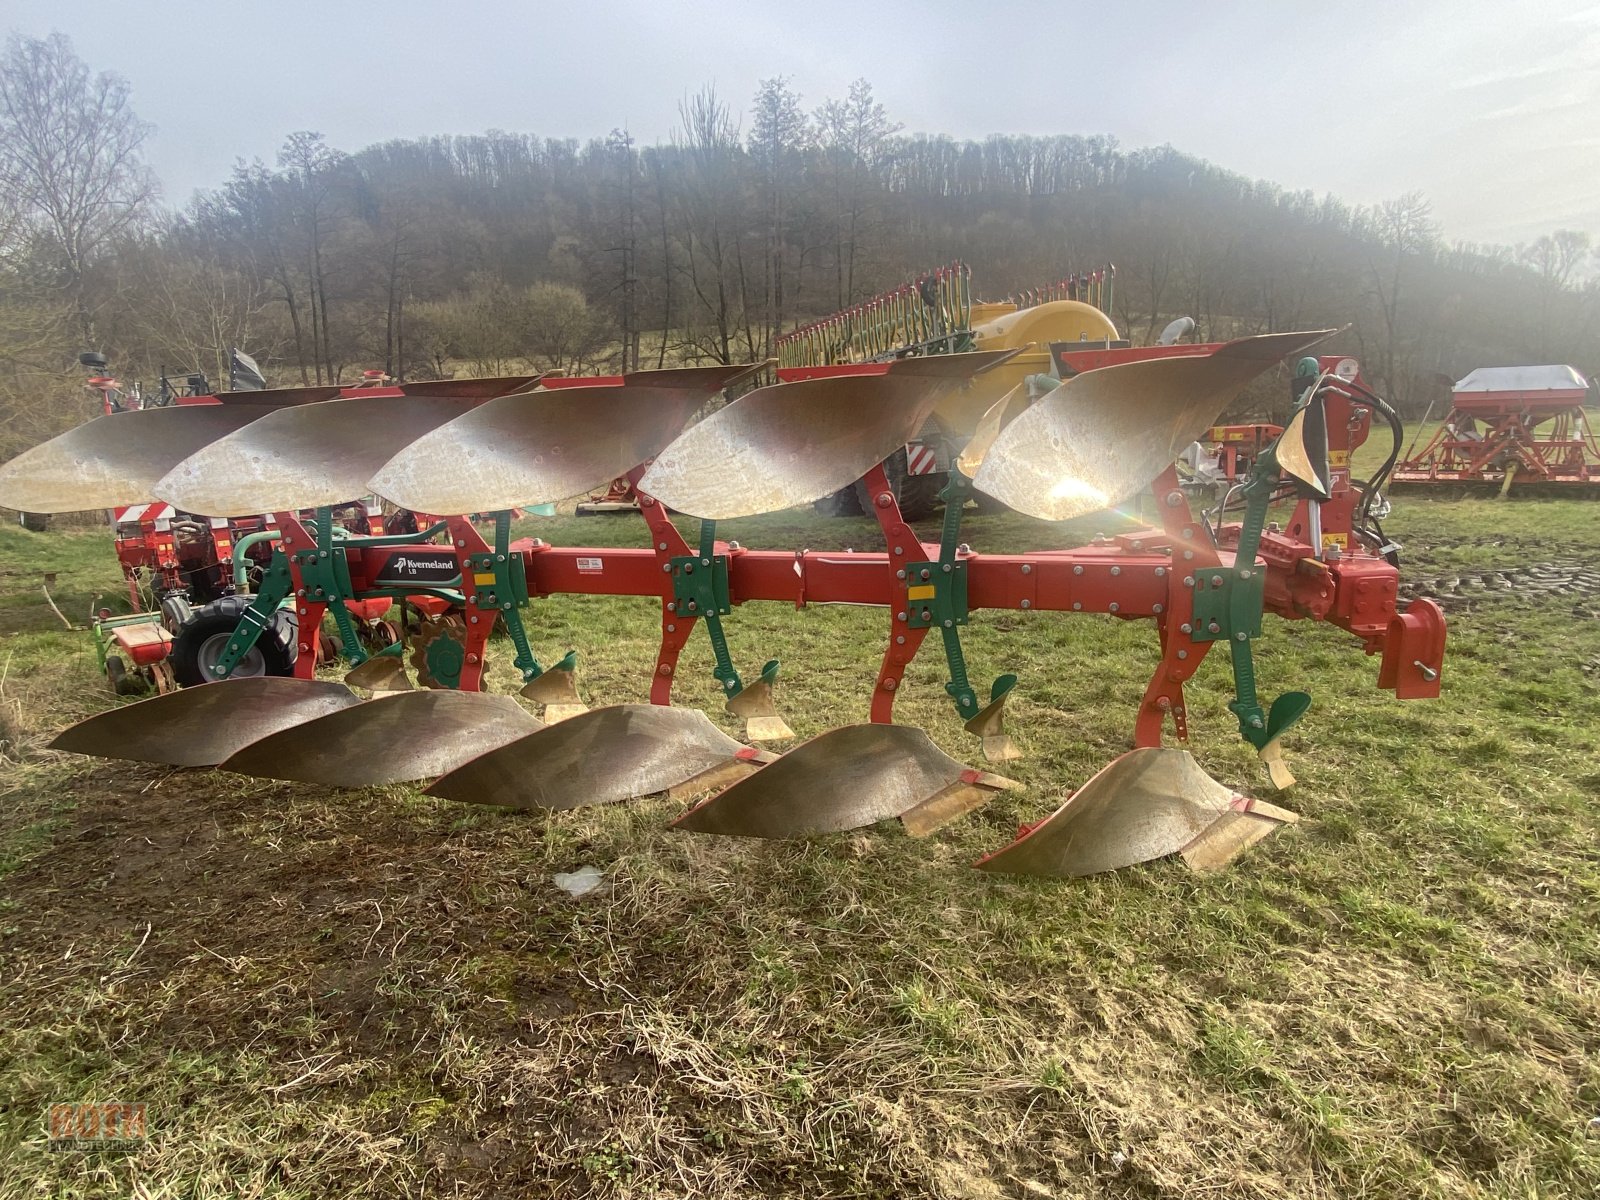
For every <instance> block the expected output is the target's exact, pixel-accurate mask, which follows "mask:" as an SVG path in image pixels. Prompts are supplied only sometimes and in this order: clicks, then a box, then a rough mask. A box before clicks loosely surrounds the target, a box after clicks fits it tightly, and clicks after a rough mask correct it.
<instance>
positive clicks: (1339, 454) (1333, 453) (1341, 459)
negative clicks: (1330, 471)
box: [1328, 450, 1350, 467]
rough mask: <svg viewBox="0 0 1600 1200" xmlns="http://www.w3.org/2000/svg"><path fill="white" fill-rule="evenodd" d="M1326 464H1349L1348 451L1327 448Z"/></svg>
mask: <svg viewBox="0 0 1600 1200" xmlns="http://www.w3.org/2000/svg"><path fill="white" fill-rule="evenodd" d="M1328 465H1329V466H1330V467H1348V466H1349V465H1350V451H1348V450H1329V451H1328Z"/></svg>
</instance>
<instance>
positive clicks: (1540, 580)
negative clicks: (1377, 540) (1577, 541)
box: [1400, 559, 1600, 619]
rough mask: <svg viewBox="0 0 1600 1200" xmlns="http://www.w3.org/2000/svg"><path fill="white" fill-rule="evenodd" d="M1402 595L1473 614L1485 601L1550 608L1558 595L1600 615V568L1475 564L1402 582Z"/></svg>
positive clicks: (1580, 612)
mask: <svg viewBox="0 0 1600 1200" xmlns="http://www.w3.org/2000/svg"><path fill="white" fill-rule="evenodd" d="M1400 596H1401V598H1402V599H1405V600H1411V599H1415V598H1416V597H1419V596H1420V597H1426V598H1427V599H1429V600H1433V601H1436V602H1437V603H1438V604H1439V605H1440V607H1442V608H1444V609H1445V610H1446V611H1453V612H1470V611H1472V609H1473V608H1474V607H1475V606H1476V605H1478V604H1480V603H1484V602H1491V601H1492V602H1494V603H1498V604H1507V603H1509V604H1514V605H1518V606H1521V607H1527V608H1541V607H1546V606H1547V605H1548V602H1549V600H1550V599H1551V598H1553V597H1561V598H1564V599H1570V600H1572V601H1573V602H1574V606H1573V614H1574V615H1575V616H1583V617H1589V618H1593V619H1600V568H1596V567H1594V566H1593V565H1591V564H1589V563H1586V562H1579V561H1576V560H1572V559H1564V560H1554V561H1551V562H1541V563H1523V564H1521V565H1518V566H1514V567H1503V568H1477V567H1474V568H1470V569H1465V570H1459V571H1451V572H1448V573H1445V574H1440V575H1436V576H1432V577H1429V578H1423V579H1408V578H1406V577H1405V576H1404V575H1403V574H1402V576H1401V580H1400Z"/></svg>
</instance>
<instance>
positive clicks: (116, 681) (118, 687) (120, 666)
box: [106, 654, 144, 696]
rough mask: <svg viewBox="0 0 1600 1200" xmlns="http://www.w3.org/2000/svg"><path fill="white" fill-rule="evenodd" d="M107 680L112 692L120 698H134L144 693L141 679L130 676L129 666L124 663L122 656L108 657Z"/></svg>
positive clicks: (111, 655) (112, 655) (109, 655)
mask: <svg viewBox="0 0 1600 1200" xmlns="http://www.w3.org/2000/svg"><path fill="white" fill-rule="evenodd" d="M106 679H107V681H108V682H109V683H110V684H111V690H112V691H113V692H115V693H116V694H117V695H119V696H133V695H136V694H138V693H139V692H142V691H144V684H143V682H142V681H141V680H140V678H139V677H138V676H137V675H130V674H128V664H127V663H125V662H123V661H122V655H120V654H108V655H106Z"/></svg>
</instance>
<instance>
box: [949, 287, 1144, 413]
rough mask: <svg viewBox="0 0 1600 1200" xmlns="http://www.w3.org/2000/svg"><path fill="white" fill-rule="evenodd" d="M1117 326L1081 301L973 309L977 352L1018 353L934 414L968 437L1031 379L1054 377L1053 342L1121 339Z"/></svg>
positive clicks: (974, 338) (995, 305) (990, 305)
mask: <svg viewBox="0 0 1600 1200" xmlns="http://www.w3.org/2000/svg"><path fill="white" fill-rule="evenodd" d="M1117 337H1118V334H1117V327H1116V326H1115V325H1113V324H1112V323H1111V318H1110V317H1108V316H1106V315H1105V313H1103V312H1101V311H1100V310H1099V309H1098V308H1096V307H1094V305H1092V304H1084V303H1082V302H1081V301H1078V300H1052V301H1049V302H1048V303H1045V304H1036V305H1034V306H1033V307H1031V308H1024V309H1021V310H1019V309H1018V308H1017V306H1016V305H1014V304H983V303H975V304H973V306H972V340H973V342H974V346H973V349H975V350H1013V349H1017V348H1019V347H1020V348H1022V352H1021V353H1020V354H1017V355H1016V356H1014V357H1013V358H1011V359H1008V360H1007V361H1006V362H1004V363H1002V364H1001V365H1000V366H998V367H996V368H994V369H993V370H992V371H986V372H984V373H983V374H982V375H979V376H978V377H977V378H976V379H974V380H973V381H972V383H971V384H970V385H969V386H968V387H966V388H965V389H963V390H962V391H960V392H957V393H956V394H955V395H953V396H951V397H950V398H949V399H948V400H946V401H944V403H942V404H940V405H939V407H938V408H937V409H936V410H935V411H934V416H935V417H936V418H937V419H938V421H939V423H940V425H942V426H943V427H944V429H945V431H946V432H947V433H950V434H953V435H956V436H958V437H970V436H971V435H972V432H973V430H975V429H976V428H977V426H978V420H979V418H981V417H982V416H983V414H984V413H985V412H987V411H988V410H989V407H990V406H991V405H992V404H994V402H995V401H996V400H998V399H1000V397H1002V396H1004V395H1005V394H1006V393H1007V392H1009V391H1010V390H1011V389H1012V388H1014V387H1016V386H1017V385H1018V384H1019V383H1021V382H1022V381H1023V380H1024V379H1025V378H1027V377H1028V376H1029V375H1048V374H1049V373H1050V343H1051V342H1105V341H1115V340H1117Z"/></svg>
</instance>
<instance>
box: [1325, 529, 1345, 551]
mask: <svg viewBox="0 0 1600 1200" xmlns="http://www.w3.org/2000/svg"><path fill="white" fill-rule="evenodd" d="M1329 546H1337V547H1339V549H1340V550H1341V551H1343V550H1348V549H1350V535H1349V534H1348V533H1325V534H1323V535H1322V548H1323V549H1324V550H1326V549H1327V548H1328V547H1329Z"/></svg>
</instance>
